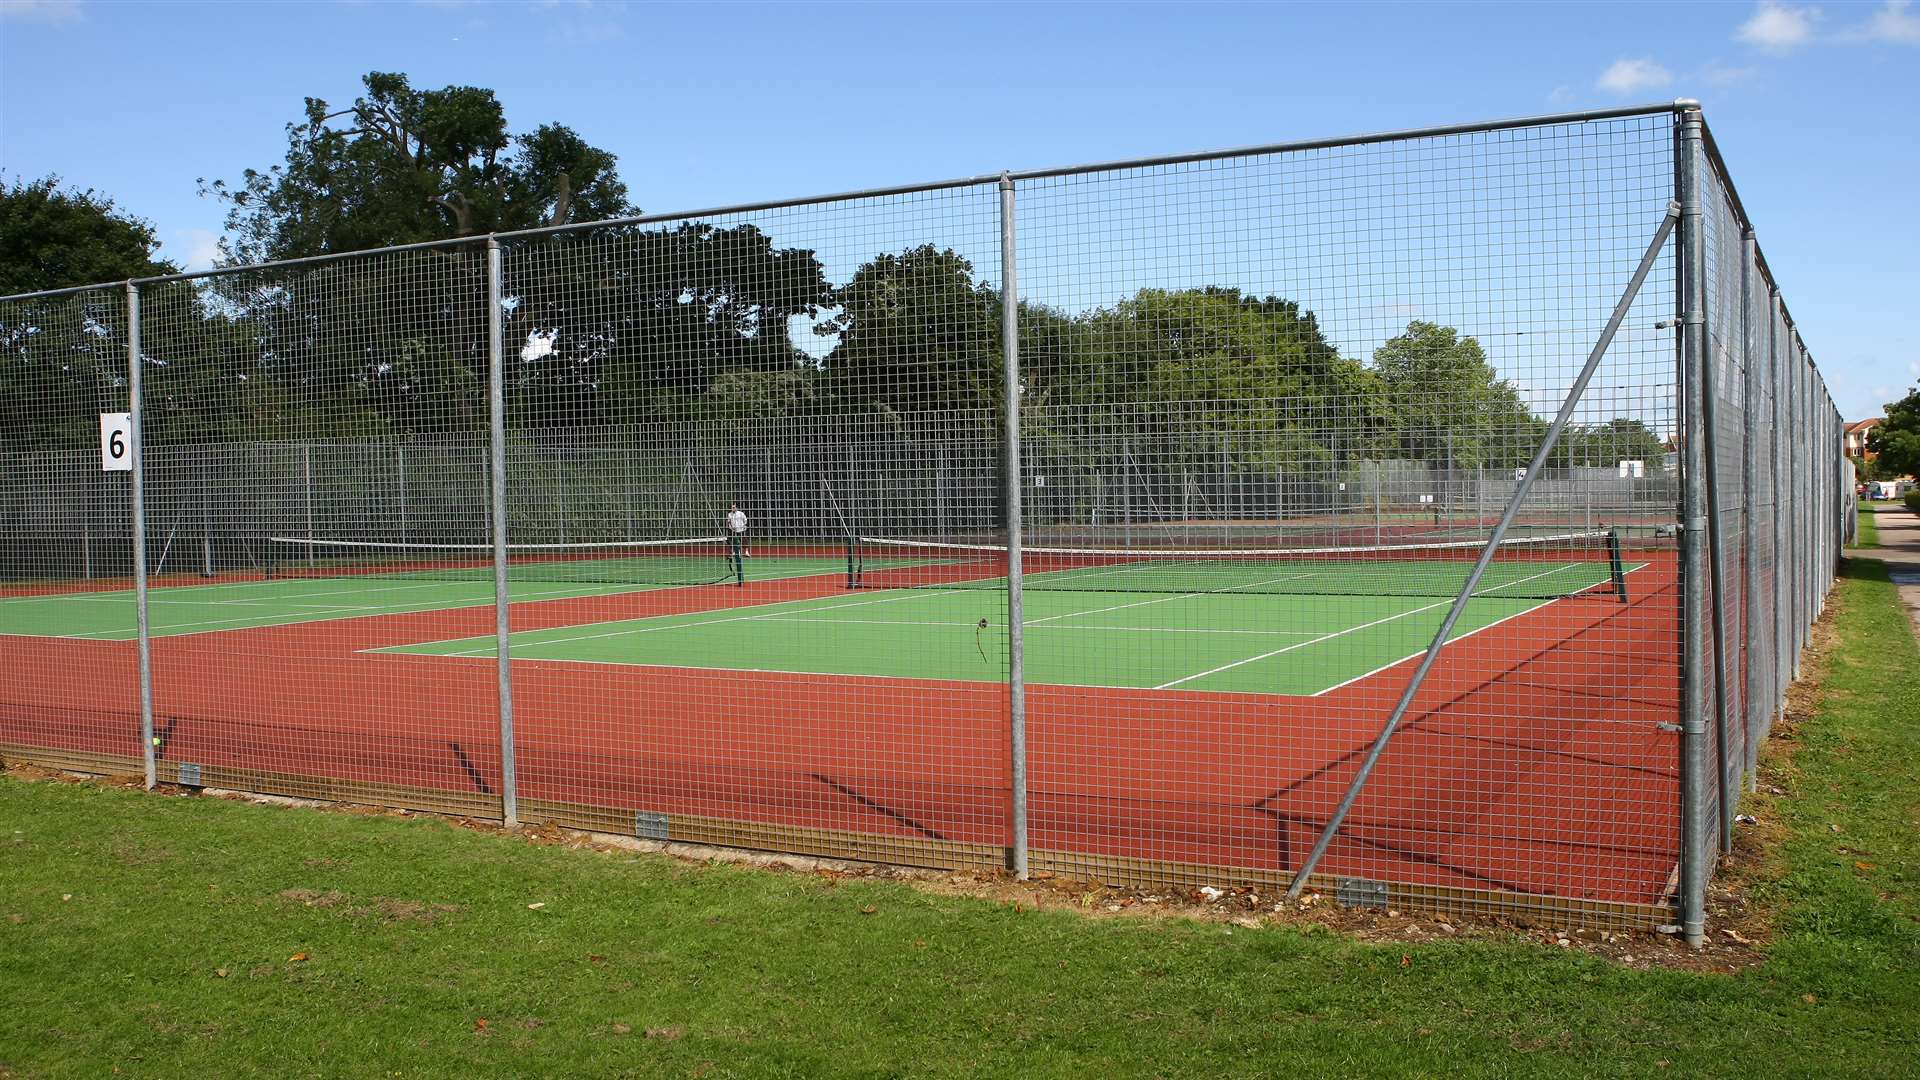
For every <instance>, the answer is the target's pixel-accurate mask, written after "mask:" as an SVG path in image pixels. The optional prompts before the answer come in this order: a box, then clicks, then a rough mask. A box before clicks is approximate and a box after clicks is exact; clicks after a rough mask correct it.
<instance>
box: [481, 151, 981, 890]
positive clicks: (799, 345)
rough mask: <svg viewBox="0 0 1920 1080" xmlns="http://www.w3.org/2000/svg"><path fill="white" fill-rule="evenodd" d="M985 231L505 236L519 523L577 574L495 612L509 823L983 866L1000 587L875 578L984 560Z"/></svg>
mask: <svg viewBox="0 0 1920 1080" xmlns="http://www.w3.org/2000/svg"><path fill="white" fill-rule="evenodd" d="M998 237H999V217H998V212H997V195H996V194H995V191H994V189H993V187H992V186H991V185H977V186H972V187H962V188H958V189H954V190H948V191H940V192H928V193H920V194H912V195H903V196H893V197H881V198H871V199H857V200H850V201H839V202H829V203H824V204H821V205H813V206H801V207H791V208H785V209H778V210H769V211H760V212H754V213H749V214H730V215H720V216H715V217H710V218H702V219H687V220H670V221H662V222H653V223H646V224H639V225H633V226H616V227H608V228H604V229H588V230H576V231H569V232H564V233H559V234H554V235H545V236H536V237H530V238H526V239H523V240H516V241H513V242H511V243H509V244H508V245H507V247H506V250H505V258H504V282H503V285H502V303H503V308H504V310H505V315H506V318H505V338H506V341H505V352H506V356H507V358H508V380H507V382H508V392H507V399H508V424H507V429H508V437H509V441H510V446H509V451H510V454H509V466H508V481H509V483H508V492H509V496H508V521H509V528H510V531H511V535H510V537H509V539H510V540H511V541H512V542H513V543H515V544H521V543H541V544H554V545H581V546H580V547H578V548H572V549H564V550H570V551H572V552H573V553H574V554H575V555H577V556H578V557H577V558H574V557H569V560H568V562H567V568H568V571H569V572H570V575H578V576H580V577H583V578H584V579H586V580H590V581H594V582H596V583H598V584H596V586H595V587H594V588H593V590H592V591H591V592H590V593H586V594H583V595H580V596H576V597H573V598H570V599H568V600H566V601H564V602H555V603H549V604H539V605H535V604H516V605H515V607H514V609H513V630H514V636H513V646H512V648H513V655H514V656H515V657H516V662H515V665H514V697H515V703H516V708H515V727H516V742H517V745H518V750H519V756H518V766H519V777H520V782H521V798H522V801H521V812H522V816H523V818H525V819H527V820H553V821H559V822H563V823H569V824H592V825H599V826H601V827H612V828H616V829H618V830H619V831H622V832H633V831H638V832H639V833H640V834H641V835H644V836H653V837H659V838H669V839H674V840H683V841H700V842H706V843H720V844H733V845H741V846H749V847H771V848H776V849H780V850H787V851H801V852H809V853H815V854H830V855H851V856H855V857H862V858H885V859H889V860H892V861H896V862H904V863H919V864H927V863H931V864H934V865H955V864H969V865H983V866H990V867H997V866H1000V865H1002V863H1003V860H1004V859H1005V849H1006V846H1007V843H1008V824H1009V822H1008V813H1009V808H1008V800H1009V798H1010V791H1009V772H1008V770H1009V761H1008V754H1007V738H1008V730H1007V693H1008V688H1007V677H1008V647H1007V636H1008V635H1007V623H1006V614H1007V599H1006V594H1005V578H1004V569H995V570H994V571H993V572H992V573H991V574H990V575H989V576H990V577H992V578H993V579H994V580H993V581H991V582H986V583H984V584H985V586H986V587H982V588H977V589H973V590H970V591H967V592H954V593H945V592H943V591H941V590H938V589H928V590H926V591H924V592H919V593H916V592H913V591H911V590H893V591H889V590H887V589H885V588H883V587H882V586H883V585H903V584H904V585H912V584H920V583H924V584H928V585H932V584H934V583H935V581H937V578H938V576H939V574H940V573H942V572H944V571H943V569H942V568H941V566H940V564H939V562H938V561H935V562H934V563H933V564H932V565H933V567H934V569H933V570H932V571H931V572H930V573H928V574H923V575H922V580H920V581H916V580H913V579H911V578H909V579H907V580H904V581H903V580H899V574H900V573H901V572H902V571H898V570H896V569H895V567H899V566H905V567H907V568H908V570H909V571H910V570H911V569H912V568H913V567H912V564H913V562H914V560H913V559H912V558H911V557H910V556H908V555H905V554H900V555H896V554H893V553H892V552H891V550H890V549H889V548H887V547H886V546H885V545H886V544H899V543H926V542H934V541H949V542H951V541H963V542H967V543H973V544H994V543H1004V542H1005V533H1004V531H1003V530H1004V524H1003V522H1002V520H1001V514H1002V509H1001V505H1000V501H999V499H998V498H997V496H996V494H995V493H996V492H997V490H998V485H997V483H996V478H997V475H998V474H999V472H1000V470H1001V468H1002V466H1001V461H1002V457H1001V455H1000V454H999V452H998V445H999V439H1000V432H1001V431H1002V427H1001V422H1000V411H999V410H998V409H997V408H995V405H994V403H995V401H996V400H997V393H998V392H997V385H998V379H999V370H1000V368H999V348H998V340H999V325H998V314H997V311H998V307H997V305H998V296H997V291H996V290H997V285H998V261H997V260H998ZM736 509H737V510H738V512H739V513H740V514H741V515H742V516H743V519H744V520H743V524H744V528H745V531H744V532H743V533H740V534H738V537H739V542H738V545H737V546H736V545H735V544H734V543H732V542H731V539H732V538H733V537H734V536H735V534H734V533H732V532H731V531H730V530H729V527H728V517H729V514H730V513H731V512H733V511H734V510H736ZM859 536H867V537H872V538H874V539H875V540H877V541H879V542H880V544H881V546H880V547H877V548H875V550H873V551H871V552H867V553H865V554H864V556H863V555H862V553H861V552H860V551H859V550H858V549H857V545H856V543H855V537H859ZM603 544H631V545H633V546H632V547H631V548H626V547H613V548H609V549H606V550H607V552H608V553H607V554H606V555H604V556H603V555H601V554H599V553H598V552H599V550H600V549H598V548H596V547H594V546H593V545H603ZM856 559H859V560H860V562H859V564H858V565H856V564H855V561H854V560H856ZM989 561H992V559H991V558H990V559H989ZM1000 564H1001V566H1003V565H1004V559H1003V558H1002V559H1001V560H1000ZM889 578H891V579H892V580H886V579H889Z"/></svg>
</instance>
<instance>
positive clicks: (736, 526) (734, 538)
mask: <svg viewBox="0 0 1920 1080" xmlns="http://www.w3.org/2000/svg"><path fill="white" fill-rule="evenodd" d="M752 557H753V552H751V551H748V550H747V512H746V511H745V510H742V509H740V504H739V503H733V504H731V505H729V506H728V507H727V558H729V559H731V560H732V561H733V577H734V584H736V585H745V584H746V583H747V568H746V564H744V563H742V562H741V561H740V560H741V559H743V558H745V559H750V558H752Z"/></svg>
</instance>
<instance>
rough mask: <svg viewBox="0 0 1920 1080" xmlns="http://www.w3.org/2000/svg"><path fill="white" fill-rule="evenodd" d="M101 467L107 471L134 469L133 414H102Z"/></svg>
mask: <svg viewBox="0 0 1920 1080" xmlns="http://www.w3.org/2000/svg"><path fill="white" fill-rule="evenodd" d="M100 468H101V470H102V471H105V472H132V471H133V414H132V413H123V412H103V413H101V414H100Z"/></svg>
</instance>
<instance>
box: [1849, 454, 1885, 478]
mask: <svg viewBox="0 0 1920 1080" xmlns="http://www.w3.org/2000/svg"><path fill="white" fill-rule="evenodd" d="M1847 460H1849V461H1851V462H1853V478H1854V479H1855V480H1856V481H1858V482H1860V483H1862V484H1864V483H1866V482H1867V481H1869V480H1886V479H1890V478H1889V477H1888V476H1886V475H1885V474H1884V472H1883V471H1882V470H1881V468H1880V460H1879V459H1878V458H1870V457H1857V458H1848V459H1847Z"/></svg>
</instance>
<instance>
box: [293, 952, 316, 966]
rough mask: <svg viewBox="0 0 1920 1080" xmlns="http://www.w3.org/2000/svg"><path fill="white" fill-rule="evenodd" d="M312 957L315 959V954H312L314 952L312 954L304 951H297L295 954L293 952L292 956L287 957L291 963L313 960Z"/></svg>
mask: <svg viewBox="0 0 1920 1080" xmlns="http://www.w3.org/2000/svg"><path fill="white" fill-rule="evenodd" d="M311 959H313V956H312V954H310V953H303V952H297V953H294V954H293V955H292V956H289V957H287V963H289V964H301V963H305V962H306V961H308V960H311Z"/></svg>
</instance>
